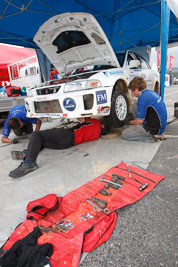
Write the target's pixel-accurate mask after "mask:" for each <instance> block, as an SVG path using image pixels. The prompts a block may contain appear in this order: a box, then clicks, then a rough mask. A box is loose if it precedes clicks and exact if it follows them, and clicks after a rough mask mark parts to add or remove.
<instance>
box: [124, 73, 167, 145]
mask: <svg viewBox="0 0 178 267" xmlns="http://www.w3.org/2000/svg"><path fill="white" fill-rule="evenodd" d="M146 87H147V84H146V81H145V80H144V79H143V78H141V77H135V78H134V79H133V80H132V81H131V82H130V83H129V86H128V88H129V89H130V90H131V92H132V94H133V95H134V96H135V97H136V98H138V101H137V113H136V119H134V120H130V121H126V124H127V123H128V124H129V125H131V126H130V127H129V128H127V129H125V130H124V131H123V132H122V138H123V139H125V140H128V141H143V142H144V141H145V142H153V141H154V140H164V139H166V137H165V135H164V134H163V132H164V130H165V129H166V126H167V110H166V106H165V104H164V102H163V100H162V98H161V96H160V95H158V94H157V93H156V92H154V91H152V90H148V89H146Z"/></svg>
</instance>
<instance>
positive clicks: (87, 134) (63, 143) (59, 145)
mask: <svg viewBox="0 0 178 267" xmlns="http://www.w3.org/2000/svg"><path fill="white" fill-rule="evenodd" d="M78 120H79V121H81V122H83V123H81V122H80V123H78V124H77V125H76V126H74V127H72V128H64V127H63V128H54V129H49V130H43V131H39V132H34V133H33V134H32V136H31V138H30V141H29V144H28V149H27V150H26V151H25V150H24V151H22V152H21V151H12V152H11V153H12V155H13V154H16V155H17V158H16V159H18V158H20V156H21V158H23V157H24V161H23V162H22V163H21V164H20V165H19V166H18V168H16V169H15V170H13V171H11V172H10V173H9V176H10V177H12V178H18V177H21V176H24V175H25V174H27V173H29V172H31V171H34V170H36V169H37V168H38V166H37V164H36V159H37V156H38V154H39V152H40V151H41V150H42V149H43V148H51V149H66V148H69V147H72V146H74V145H78V144H81V143H84V142H87V141H93V140H96V139H98V138H99V137H100V135H102V134H103V135H104V134H106V132H107V126H105V125H104V124H102V123H101V122H100V121H99V120H96V119H90V118H87V119H84V118H82V119H78ZM14 158H15V157H14Z"/></svg>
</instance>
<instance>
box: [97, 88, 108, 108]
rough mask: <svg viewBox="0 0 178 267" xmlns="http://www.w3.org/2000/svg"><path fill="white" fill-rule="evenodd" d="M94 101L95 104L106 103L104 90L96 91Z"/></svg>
mask: <svg viewBox="0 0 178 267" xmlns="http://www.w3.org/2000/svg"><path fill="white" fill-rule="evenodd" d="M96 102H97V105H100V104H104V103H107V94H106V90H102V91H98V92H96Z"/></svg>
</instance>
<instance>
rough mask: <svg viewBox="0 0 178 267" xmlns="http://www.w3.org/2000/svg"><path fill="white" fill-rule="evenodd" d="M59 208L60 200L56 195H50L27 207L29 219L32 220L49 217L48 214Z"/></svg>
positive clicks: (30, 203) (31, 202) (32, 202)
mask: <svg viewBox="0 0 178 267" xmlns="http://www.w3.org/2000/svg"><path fill="white" fill-rule="evenodd" d="M58 207H59V199H58V197H57V195H55V194H49V195H46V196H44V197H42V198H39V199H37V200H34V201H30V202H29V203H28V205H27V208H26V210H27V213H28V214H27V217H26V219H30V220H34V219H35V220H39V219H41V218H43V217H44V216H46V215H47V213H48V212H50V211H54V210H56V209H57V208H58Z"/></svg>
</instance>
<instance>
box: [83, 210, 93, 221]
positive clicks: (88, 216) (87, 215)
mask: <svg viewBox="0 0 178 267" xmlns="http://www.w3.org/2000/svg"><path fill="white" fill-rule="evenodd" d="M84 216H85V217H87V218H90V219H92V218H94V216H92V215H91V214H90V213H89V212H87V213H85V215H84Z"/></svg>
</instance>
